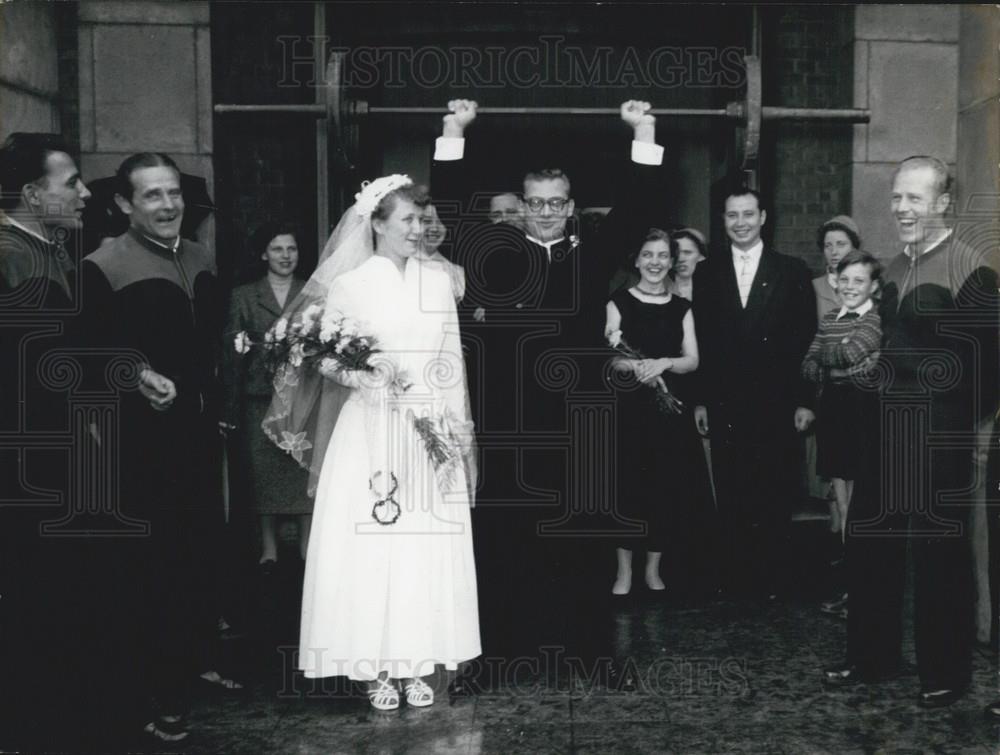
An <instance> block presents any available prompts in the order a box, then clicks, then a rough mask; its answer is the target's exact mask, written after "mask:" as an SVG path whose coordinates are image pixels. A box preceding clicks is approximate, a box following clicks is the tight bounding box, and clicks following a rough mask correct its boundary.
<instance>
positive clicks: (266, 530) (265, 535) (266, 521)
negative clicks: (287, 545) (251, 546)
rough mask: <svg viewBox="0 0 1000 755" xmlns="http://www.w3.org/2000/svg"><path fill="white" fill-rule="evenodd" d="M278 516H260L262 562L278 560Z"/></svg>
mask: <svg viewBox="0 0 1000 755" xmlns="http://www.w3.org/2000/svg"><path fill="white" fill-rule="evenodd" d="M276 520H277V517H276V516H274V515H273V514H264V515H262V516H261V518H260V539H261V550H260V563H264V562H265V561H277V560H278V534H277V530H276V527H275V525H276Z"/></svg>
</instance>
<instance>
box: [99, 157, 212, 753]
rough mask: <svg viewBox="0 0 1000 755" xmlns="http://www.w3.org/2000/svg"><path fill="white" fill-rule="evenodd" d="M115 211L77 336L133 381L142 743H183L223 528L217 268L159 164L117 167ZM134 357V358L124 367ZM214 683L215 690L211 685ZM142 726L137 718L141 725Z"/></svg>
mask: <svg viewBox="0 0 1000 755" xmlns="http://www.w3.org/2000/svg"><path fill="white" fill-rule="evenodd" d="M116 180H117V184H118V185H117V194H116V197H115V201H116V203H117V204H118V206H119V208H121V210H122V212H124V213H125V215H126V216H127V217H128V218H129V230H128V231H127V232H126V233H125V234H123V235H122V236H119V237H118V238H116V239H114V240H113V241H112V242H110V243H108V244H105V245H103V246H101V247H100V248H99V249H98V250H97V251H95V252H93V253H92V254H90V255H89V256H87V257H86V258H85V259H84V261H83V263H82V265H81V276H82V281H83V294H84V304H85V307H84V322H85V325H86V328H87V335H88V337H89V338H90V339H91V341H92V343H93V344H95V345H100V346H103V347H106V348H114V349H120V350H122V351H123V353H125V354H127V355H129V356H128V357H127V361H128V364H129V366H130V367H131V368H132V369H133V370H134V372H135V374H136V375H137V376H138V388H139V391H138V394H136V393H132V392H125V393H123V395H122V403H121V421H120V430H119V432H118V435H117V437H114V436H112V437H110V438H106V439H103V440H104V441H105V442H108V443H112V444H116V446H117V452H118V458H119V459H120V465H119V468H120V469H121V476H120V479H121V490H122V495H121V500H122V507H123V510H124V513H125V514H126V515H127V516H129V517H132V518H134V519H137V520H141V521H144V522H148V527H149V536H148V537H146V538H143V539H142V540H141V541H139V542H138V543H137V546H136V554H135V556H136V558H135V568H136V574H135V580H134V582H135V587H136V590H135V591H134V592H133V593H132V598H133V599H134V600H135V604H134V609H135V613H136V621H137V629H136V635H135V658H136V660H137V662H138V664H140V665H141V667H142V671H143V677H144V679H146V680H148V692H149V697H155V698H156V699H157V701H158V702H159V704H160V706H161V707H160V709H159V710H158V711H157V713H158V714H159V716H158V717H157V716H154V715H153V714H152V713H151V712H150V711H148V710H147V711H145V713H144V716H145V723H146V729H147V732H148V733H150V734H153V735H154V736H156V737H158V738H159V739H164V740H168V741H176V740H177V739H179V738H183V737H184V736H186V734H187V731H186V729H185V728H184V725H183V722H182V721H180V720H178V719H179V715H180V714H181V713H182V712H183V709H184V705H185V698H186V694H185V691H186V686H187V684H188V683H189V682H190V680H191V679H193V678H194V676H195V673H194V672H201V671H204V670H205V669H206V668H208V667H209V661H208V658H207V657H206V654H207V642H208V638H209V636H210V631H211V627H212V625H213V624H214V622H215V621H216V619H217V618H218V605H217V604H216V603H215V602H214V601H215V599H216V598H217V596H215V595H213V594H212V585H213V575H214V568H213V563H212V557H211V554H212V553H213V552H214V551H215V550H217V546H218V538H219V528H220V527H221V524H222V509H221V505H220V503H221V498H220V497H219V496H220V491H219V490H217V482H218V481H221V472H220V466H219V462H220V451H221V446H220V438H219V436H218V432H217V420H218V417H217V413H216V407H215V403H216V395H217V391H216V388H215V385H214V373H215V364H216V354H217V348H218V339H219V334H220V332H221V327H220V325H221V323H220V317H221V312H220V302H219V298H218V292H217V288H216V276H215V260H214V258H213V255H212V254H211V252H209V250H207V249H206V248H204V247H203V246H201V245H199V244H196V243H194V242H191V241H188V240H186V239H182V238H181V237H180V226H181V220H182V218H183V215H184V198H183V196H182V194H181V188H180V171H179V170H178V168H177V166H176V164H175V163H174V161H173V160H171V159H170V158H169V157H168V156H166V155H163V154H158V153H141V154H137V155H133V156H131V157H129V158H127V159H126V160H125V161H124V162H123V163H122V164H121V166H120V167H119V169H118V173H117V176H116ZM133 354H135V355H141V356H136V357H133V356H131V355H133ZM213 678H217V677H213ZM140 712H141V711H140Z"/></svg>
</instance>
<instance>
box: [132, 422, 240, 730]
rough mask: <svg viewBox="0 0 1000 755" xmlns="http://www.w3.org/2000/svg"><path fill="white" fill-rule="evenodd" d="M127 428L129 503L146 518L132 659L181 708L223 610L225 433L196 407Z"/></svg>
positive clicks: (154, 688) (153, 688)
mask: <svg viewBox="0 0 1000 755" xmlns="http://www.w3.org/2000/svg"><path fill="white" fill-rule="evenodd" d="M140 417H141V421H136V422H135V423H134V424H132V425H131V426H130V427H129V431H128V433H127V434H125V435H124V436H123V437H124V438H125V439H126V440H129V441H131V446H129V445H128V444H125V445H124V446H123V479H124V481H125V482H126V484H125V485H123V503H124V506H125V508H126V511H127V512H128V513H130V514H131V515H132V516H134V517H135V518H137V519H142V520H145V521H147V522H148V523H149V535H148V537H146V538H143V539H142V540H141V541H139V542H137V543H136V545H135V550H134V569H135V582H136V591H135V593H134V605H133V609H134V614H135V620H136V634H135V641H134V644H133V648H132V650H133V652H134V654H135V662H136V664H137V665H139V666H140V667H142V668H143V669H144V672H145V673H144V678H145V679H146V680H147V685H146V688H147V693H148V695H147V696H148V697H150V698H152V699H155V700H156V701H157V702H158V703H159V705H160V708H161V709H162V710H163V711H164V712H168V713H170V712H178V711H182V710H183V709H184V708H185V706H186V700H187V697H188V694H187V693H188V688H189V686H190V684H191V682H192V680H193V679H194V677H195V676H196V674H197V673H201V672H203V671H206V670H208V669H209V668H211V667H212V663H211V661H212V646H211V642H212V637H213V629H214V625H215V622H216V621H217V619H218V617H219V615H220V613H219V611H220V599H219V595H218V592H217V563H216V555H215V554H217V553H218V552H219V551H220V548H221V543H222V532H223V512H222V506H221V497H220V494H221V479H222V478H221V459H220V455H221V439H220V438H219V437H218V434H217V432H216V431H215V428H214V427H213V426H212V424H211V423H210V422H209V421H208V419H207V418H206V417H205V416H204V415H203V414H201V413H200V412H197V411H194V410H192V409H189V408H186V407H184V406H179V407H176V410H175V409H171V410H170V411H168V412H164V413H156V414H154V413H150V412H146V413H144V414H141V415H140Z"/></svg>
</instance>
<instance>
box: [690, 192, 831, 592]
mask: <svg viewBox="0 0 1000 755" xmlns="http://www.w3.org/2000/svg"><path fill="white" fill-rule="evenodd" d="M723 219H724V223H725V228H726V234H727V236H728V237H729V242H730V243H729V249H726V250H724V251H720V252H719V253H717V254H715V255H713V256H711V257H710V258H709V259H708V260H707V261H706V262H703V263H702V264H700V265H698V269H697V271H696V273H695V276H694V288H693V292H694V293H693V299H694V313H695V318H694V319H695V325H696V328H697V331H698V345H699V351H700V352H701V369H700V370H699V379H698V380H696V381H695V383H696V385H697V391H698V395H699V401H698V406H696V407H695V421H696V423H697V425H698V430H699V432H701V433H702V435H709V434H710V437H711V444H712V467H713V472H714V475H715V485H716V493H717V499H718V507H719V520H720V532H721V542H720V548H719V557H720V560H721V561H722V563H720V567H721V569H722V578H723V584H724V586H725V587H726V588H728V589H731V590H733V591H735V592H742V591H746V590H750V591H752V592H755V593H762V594H764V595H766V596H771V595H773V594H774V591H775V589H776V588H777V586H778V585H777V582H778V580H779V579H780V577H781V570H782V567H783V566H784V564H783V563H782V554H783V552H784V539H785V535H786V529H787V525H788V523H789V521H790V514H791V506H792V505H793V503H794V502H795V500H796V497H797V495H798V493H799V491H798V474H799V463H798V461H799V456H800V448H799V441H798V438H797V431H801V430H803V429H805V427H807V426H808V423H809V422H811V421H812V412H811V410H810V408H809V407H810V406H811V402H812V398H811V396H810V390H809V387H808V385H806V384H805V382H804V381H803V380H802V379H801V377H800V375H799V368H800V365H801V363H802V358H803V356H804V355H805V352H806V350H807V349H808V348H809V343H810V341H811V340H812V337H813V334H814V332H815V330H816V303H815V295H814V293H813V287H812V282H811V280H810V277H811V276H810V274H809V270H808V269H807V268H806V265H805V264H804V263H803V262H802V261H801V260H799V259H796V258H793V257H789V256H786V255H783V254H779V253H778V252H776V251H774V250H773V249H770V248H768V247H767V245H766V244H765V243H764V242H763V240H762V239H761V229H762V228H763V226H764V223H765V222H766V221H767V213H766V211H765V210H764V209H763V208H762V207H761V203H760V195H758V194H757V192H755V191H753V190H751V189H748V188H745V187H739V188H737V189H735V190H733V191H732V192H731V193H730V194H729V195H728V196H727V197H726V200H725V208H724V212H723Z"/></svg>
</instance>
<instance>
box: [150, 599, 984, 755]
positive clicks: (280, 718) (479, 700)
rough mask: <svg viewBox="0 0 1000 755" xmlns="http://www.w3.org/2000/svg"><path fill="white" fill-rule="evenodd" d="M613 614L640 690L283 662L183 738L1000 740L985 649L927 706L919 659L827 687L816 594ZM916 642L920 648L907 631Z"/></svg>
mask: <svg viewBox="0 0 1000 755" xmlns="http://www.w3.org/2000/svg"><path fill="white" fill-rule="evenodd" d="M611 618H612V620H613V621H614V623H615V643H616V648H615V652H616V653H617V654H619V656H620V658H622V659H623V661H624V663H625V664H628V665H630V666H631V667H632V668H634V670H635V671H636V672H637V676H638V684H637V689H636V691H634V692H621V691H616V690H614V689H612V690H608V689H607V688H606V687H603V686H598V685H595V684H592V683H590V682H588V681H587V679H586V677H587V676H588V674H589V671H587V670H584V674H583V678H581V677H580V675H577V677H575V678H572V679H567V678H565V677H560V676H559V675H558V674H556V675H551V676H550V677H549V678H545V676H544V675H542V674H538V675H536V674H535V673H533V672H532V671H530V670H528V668H527V666H526V665H524V664H522V667H521V673H519V674H516V675H515V677H516V678H514V679H513V683H512V684H511V685H508V686H507V687H504V688H501V689H498V690H492V691H490V690H484V691H481V692H480V693H479V694H478V695H476V696H473V697H465V698H458V699H456V700H453V701H449V700H448V699H447V695H446V694H445V681H444V680H443V679H440V678H439V679H437V680H436V682H437V685H436V686H437V689H438V693H439V699H438V702H437V703H436V704H435V705H434V706H432V707H430V708H426V709H407V708H406V707H405V706H404V707H403V708H402V709H401V710H399V711H398V712H395V713H390V714H376V713H374V712H373V711H371V710H370V709H369V707H368V705H367V703H366V701H365V700H364V699H362V698H361V697H360V696H359V695H357V694H354V695H349V694H346V695H345V694H344V693H342V692H340V693H338V692H337V691H336V690H335V688H334V687H333V686H330V685H318V684H315V683H311V682H307V681H306V680H304V679H301V678H297V677H294V676H288V675H287V674H288V672H285V674H286V676H284V677H282V678H277V677H275V678H272V679H271V680H270V681H267V682H265V681H258V682H257V683H256V684H255V685H253V686H252V688H251V689H250V690H249V692H248V693H247V694H246V695H245V696H244V697H242V698H231V699H215V700H209V699H201V700H199V702H198V704H197V706H196V708H195V711H194V715H193V718H192V724H193V725H194V727H195V729H196V734H194V735H192V737H191V738H190V739H189V740H188V741H187V742H185V743H184V746H183V747H182V748H177V749H176V751H177V752H185V753H340V752H344V753H348V752H375V753H383V752H384V753H404V752H412V753H480V752H491V753H519V752H557V753H563V752H565V753H569V752H581V753H583V752H588V753H591V752H592V753H612V752H676V753H702V752H704V753H717V752H737V753H743V752H746V753H771V752H782V753H783V752H787V753H814V752H830V753H842V752H859V753H860V752H864V753H877V752H961V753H966V752H969V753H987V752H994V753H995V752H997V751H998V743H1000V727H997V726H996V725H994V724H992V723H990V722H989V721H987V720H985V719H984V718H983V715H982V708H983V706H984V705H985V704H986V703H988V702H989V701H990V700H991V699H992V698H993V697H995V696H996V693H997V685H996V674H995V670H994V668H993V665H992V663H991V661H990V660H989V659H988V657H987V656H986V654H984V653H979V652H977V654H976V657H975V671H974V683H973V687H972V689H971V690H970V692H969V694H968V695H967V696H966V697H965V698H964V699H963V700H961V701H960V702H959V703H957V704H955V705H954V706H953V707H951V708H948V709H944V710H938V711H924V710H921V709H920V708H918V707H917V706H916V704H915V701H914V697H915V695H916V693H917V691H918V681H917V678H916V675H915V670H914V669H913V668H912V666H911V667H910V668H908V669H907V671H906V673H904V675H902V676H901V677H899V678H898V679H895V680H893V681H891V682H886V683H882V684H879V685H871V686H859V687H855V688H853V689H848V690H837V691H828V690H826V689H824V688H823V686H822V684H821V682H820V676H819V673H818V670H819V668H820V667H821V666H822V665H823V664H824V663H826V662H828V661H830V660H832V659H837V658H838V657H839V656H840V654H841V653H842V649H843V642H844V624H843V623H842V622H839V621H838V620H836V619H831V618H828V617H825V616H823V615H821V614H820V613H819V612H818V611H817V610H816V607H815V602H814V601H810V600H804V599H801V600H800V599H790V600H785V601H780V602H776V603H765V602H753V601H746V602H725V601H711V602H706V603H704V604H702V605H700V606H699V607H679V606H671V605H670V603H669V602H666V601H657V600H653V599H650V598H644V599H632V600H629V601H628V602H627V603H626V604H624V605H622V606H621V607H619V608H617V609H615V610H614V612H613V616H612V617H611ZM547 652H549V653H551V652H553V651H547ZM907 653H908V656H907V657H909V658H910V659H911V661H912V643H908V648H907ZM544 657H545V656H540V657H539V658H536V660H538V661H539V662H541V659H542V658H544ZM549 657H551V655H550V656H549ZM280 665H281V661H280V658H279V656H278V655H277V654H276V655H275V666H280ZM543 665H544V664H543ZM324 690H327V691H326V692H324ZM168 751H169V750H168Z"/></svg>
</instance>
